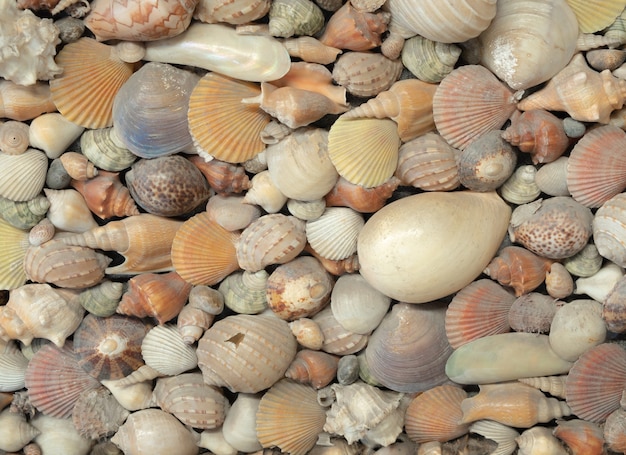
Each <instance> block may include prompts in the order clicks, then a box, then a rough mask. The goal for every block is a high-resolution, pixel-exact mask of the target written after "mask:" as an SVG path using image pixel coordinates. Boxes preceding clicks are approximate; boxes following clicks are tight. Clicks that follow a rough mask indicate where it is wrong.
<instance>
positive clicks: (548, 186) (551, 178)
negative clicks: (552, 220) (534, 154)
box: [535, 156, 570, 196]
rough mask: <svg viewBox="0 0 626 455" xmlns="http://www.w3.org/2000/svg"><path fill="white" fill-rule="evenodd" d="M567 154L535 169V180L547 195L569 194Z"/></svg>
mask: <svg viewBox="0 0 626 455" xmlns="http://www.w3.org/2000/svg"><path fill="white" fill-rule="evenodd" d="M568 161H569V157H568V156H561V157H559V158H557V159H556V160H555V161H553V162H552V163H548V164H544V165H543V166H541V167H540V168H539V170H538V171H537V176H536V177H535V182H536V183H537V186H538V187H539V189H540V190H541V191H542V192H543V193H546V194H547V195H549V196H569V195H570V193H569V188H568V187H567V162H568Z"/></svg>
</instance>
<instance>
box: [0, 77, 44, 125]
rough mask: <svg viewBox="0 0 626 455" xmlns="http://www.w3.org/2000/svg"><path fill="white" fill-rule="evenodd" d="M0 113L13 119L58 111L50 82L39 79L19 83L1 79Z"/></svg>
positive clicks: (23, 118)
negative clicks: (29, 82)
mask: <svg viewBox="0 0 626 455" xmlns="http://www.w3.org/2000/svg"><path fill="white" fill-rule="evenodd" d="M0 100H1V101H2V102H1V103H0V114H1V115H2V117H6V118H9V119H11V120H19V121H24V120H31V119H34V118H35V117H37V116H39V115H41V114H43V113H45V112H54V111H56V106H55V105H54V103H53V102H52V96H51V94H50V84H49V83H46V82H43V81H37V82H36V83H35V84H32V85H19V84H17V83H15V82H13V81H9V80H6V79H2V80H1V81H0Z"/></svg>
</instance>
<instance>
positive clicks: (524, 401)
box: [459, 382, 572, 428]
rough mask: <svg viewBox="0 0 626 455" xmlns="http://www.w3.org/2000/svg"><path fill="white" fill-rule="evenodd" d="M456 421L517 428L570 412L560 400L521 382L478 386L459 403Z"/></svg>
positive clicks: (543, 421)
mask: <svg viewBox="0 0 626 455" xmlns="http://www.w3.org/2000/svg"><path fill="white" fill-rule="evenodd" d="M461 411H462V413H463V418H462V419H461V420H459V422H460V423H471V422H475V421H477V420H484V419H487V420H495V421H496V422H500V423H502V424H504V425H508V426H511V427H517V428H530V427H532V426H534V425H536V424H537V423H545V422H549V421H551V420H552V419H555V418H557V419H558V418H561V417H564V416H565V417H566V416H569V415H571V413H572V412H571V410H570V409H569V407H568V406H567V404H566V403H565V402H564V401H560V400H558V399H556V398H549V397H546V396H545V395H544V394H543V393H542V392H541V391H540V390H538V389H536V388H534V387H531V386H529V385H526V384H522V383H521V382H504V383H501V384H483V385H480V392H479V393H478V394H477V395H474V396H473V397H471V398H466V399H465V400H463V402H462V403H461Z"/></svg>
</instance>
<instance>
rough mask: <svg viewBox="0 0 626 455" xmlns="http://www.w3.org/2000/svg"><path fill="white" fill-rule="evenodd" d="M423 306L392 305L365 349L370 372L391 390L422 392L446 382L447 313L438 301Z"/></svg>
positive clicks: (448, 350)
mask: <svg viewBox="0 0 626 455" xmlns="http://www.w3.org/2000/svg"><path fill="white" fill-rule="evenodd" d="M424 305H425V306H424ZM424 305H419V306H415V305H411V304H409V303H404V302H401V303H396V304H395V305H393V307H392V308H391V312H390V313H388V314H387V315H386V316H385V317H384V318H383V320H382V321H381V323H380V325H379V326H378V327H377V328H376V329H375V330H374V332H373V333H372V335H371V337H370V339H369V342H368V343H367V347H366V348H365V358H366V360H367V364H368V366H369V368H370V373H371V374H372V376H373V377H374V379H375V380H376V381H377V382H379V383H380V384H382V385H384V386H385V387H387V388H389V389H391V390H395V391H398V392H422V391H424V390H428V389H430V388H432V387H434V386H437V385H441V384H443V383H444V382H445V381H446V380H447V378H446V375H445V373H444V368H445V364H446V360H448V357H449V356H450V354H451V353H452V347H451V346H450V344H449V343H448V339H447V338H446V337H445V311H446V310H445V307H444V306H443V305H442V304H441V302H432V303H426V304H424ZM409 321H410V322H409Z"/></svg>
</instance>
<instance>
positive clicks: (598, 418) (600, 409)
mask: <svg viewBox="0 0 626 455" xmlns="http://www.w3.org/2000/svg"><path fill="white" fill-rule="evenodd" d="M625 385H626V351H624V348H622V347H621V346H619V345H617V344H610V343H603V344H600V345H598V346H595V347H593V348H591V349H589V350H588V351H587V352H585V353H583V354H582V355H581V356H580V357H579V358H578V360H577V361H576V362H575V363H574V365H573V366H572V368H571V370H570V372H569V374H568V376H567V380H566V382H565V397H566V400H567V404H568V405H569V406H570V407H571V408H572V412H573V413H574V414H575V415H576V416H578V417H579V418H580V419H583V420H588V421H590V422H597V423H600V422H602V421H604V420H606V418H607V417H608V416H609V415H610V414H611V413H612V412H613V411H615V410H616V409H619V407H620V404H619V403H620V400H621V397H622V392H623V390H624V386H625Z"/></svg>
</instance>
